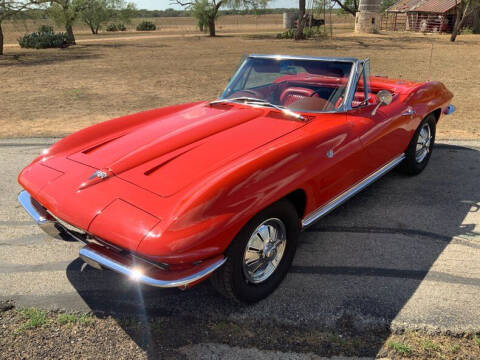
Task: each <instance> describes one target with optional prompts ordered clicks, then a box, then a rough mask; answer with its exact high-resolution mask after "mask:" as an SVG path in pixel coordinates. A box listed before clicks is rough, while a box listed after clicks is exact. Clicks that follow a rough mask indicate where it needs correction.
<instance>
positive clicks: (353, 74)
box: [219, 54, 363, 114]
mask: <svg viewBox="0 0 480 360" xmlns="http://www.w3.org/2000/svg"><path fill="white" fill-rule="evenodd" d="M248 59H274V60H317V61H332V62H348V63H352V69H351V70H350V75H349V77H348V82H347V86H346V90H345V97H344V99H343V102H342V104H341V105H340V106H339V107H338V109H335V110H329V111H312V110H309V111H300V112H302V113H307V114H308V113H312V114H328V113H342V112H346V111H348V110H351V109H352V106H351V105H352V101H353V97H354V96H355V85H356V84H357V81H358V77H359V76H360V74H359V67H360V64H361V63H363V61H362V60H358V59H356V58H349V57H315V56H294V55H267V54H250V55H248V56H246V57H245V58H244V60H243V63H242V64H241V65H240V66H239V67H238V69H237V71H236V72H235V74H234V75H233V76H232V78H231V79H230V81H229V82H228V84H227V86H226V87H225V90H224V91H223V92H222V94H221V95H220V97H219V99H224V98H225V96H226V95H225V93H226V92H227V90H229V88H230V85H231V84H233V83H235V82H236V81H237V78H238V76H239V75H240V74H241V73H242V71H243V69H244V68H245V66H246V64H247V60H248Z"/></svg>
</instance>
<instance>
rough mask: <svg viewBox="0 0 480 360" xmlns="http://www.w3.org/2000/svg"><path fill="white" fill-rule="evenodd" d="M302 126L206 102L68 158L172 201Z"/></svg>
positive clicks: (253, 110)
mask: <svg viewBox="0 0 480 360" xmlns="http://www.w3.org/2000/svg"><path fill="white" fill-rule="evenodd" d="M303 124H304V123H302V122H299V121H295V120H293V119H291V118H287V117H285V116H283V114H281V113H279V112H278V111H273V110H272V111H271V110H270V109H266V108H253V107H249V106H246V105H237V104H225V105H224V104H218V105H214V106H210V105H208V104H205V103H202V104H199V105H196V106H193V107H191V108H188V109H186V110H182V111H179V112H175V113H172V114H169V115H166V116H163V117H161V118H160V119H158V121H152V122H148V123H147V124H145V125H143V126H140V127H136V128H134V129H130V130H128V131H126V132H124V133H121V134H115V135H114V136H112V137H106V138H103V139H101V140H99V141H98V142H96V143H94V144H89V145H88V147H86V148H82V149H81V150H80V151H76V152H75V153H73V154H70V155H68V158H69V159H70V160H73V161H76V162H79V163H82V164H85V165H88V166H90V167H93V168H95V169H99V170H104V171H106V172H107V173H109V174H113V175H115V176H118V177H119V178H121V179H123V180H126V181H128V182H130V183H134V184H136V185H138V186H140V187H142V188H145V189H147V190H149V191H152V192H154V193H156V194H158V195H160V196H163V197H168V196H171V195H173V194H175V193H176V192H178V191H180V190H181V189H182V188H184V187H186V186H187V185H188V184H190V183H191V182H193V181H195V179H198V178H201V177H202V176H204V175H205V174H206V173H208V172H211V171H213V170H215V169H216V168H219V167H221V166H222V165H224V164H227V163H228V162H231V161H232V160H233V159H235V158H237V157H239V156H242V155H244V154H246V153H247V152H249V151H252V150H254V149H256V148H258V147H260V146H263V145H265V144H267V143H269V142H271V141H273V140H275V139H277V138H279V137H281V136H283V135H285V134H287V133H289V132H291V131H294V130H295V129H297V128H299V127H301V126H302V125H303ZM85 180H87V179H85Z"/></svg>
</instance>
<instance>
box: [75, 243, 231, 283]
mask: <svg viewBox="0 0 480 360" xmlns="http://www.w3.org/2000/svg"><path fill="white" fill-rule="evenodd" d="M80 257H81V258H82V260H84V261H85V262H86V263H88V264H90V265H92V266H94V267H97V266H95V265H96V264H98V265H100V267H105V268H107V269H110V270H113V271H115V272H118V273H120V274H122V275H125V276H127V277H129V278H130V279H132V280H135V281H138V282H140V283H142V284H146V285H150V286H155V287H161V288H171V287H182V286H186V285H188V284H190V283H193V282H195V281H197V280H201V279H203V278H204V277H206V276H207V275H209V274H211V273H212V272H214V271H215V270H217V269H218V268H219V267H220V266H222V265H223V264H224V263H225V261H227V258H225V257H224V258H223V259H220V260H218V261H216V262H214V263H213V264H211V265H209V266H207V267H206V268H204V269H202V270H200V271H199V272H196V273H194V274H192V275H189V276H186V277H184V278H180V279H173V280H162V279H156V278H153V277H150V276H147V275H145V274H143V273H141V272H139V271H138V270H136V269H135V268H133V267H130V266H128V265H125V264H121V263H120V262H118V261H117V260H115V259H113V258H111V257H109V256H107V255H105V254H100V253H99V252H97V251H95V250H94V249H92V248H90V247H88V246H86V247H84V248H82V249H81V250H80ZM92 262H93V264H92Z"/></svg>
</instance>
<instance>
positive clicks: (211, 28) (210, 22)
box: [208, 17, 216, 36]
mask: <svg viewBox="0 0 480 360" xmlns="http://www.w3.org/2000/svg"><path fill="white" fill-rule="evenodd" d="M208 32H209V34H210V36H215V35H216V33H215V18H214V17H212V18H210V19H208Z"/></svg>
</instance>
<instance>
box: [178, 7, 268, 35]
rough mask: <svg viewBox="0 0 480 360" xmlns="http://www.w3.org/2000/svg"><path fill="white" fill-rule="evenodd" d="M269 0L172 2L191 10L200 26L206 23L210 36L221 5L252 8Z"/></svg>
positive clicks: (213, 33)
mask: <svg viewBox="0 0 480 360" xmlns="http://www.w3.org/2000/svg"><path fill="white" fill-rule="evenodd" d="M268 1H269V0H192V1H184V0H173V3H174V4H177V5H180V6H183V7H185V8H186V9H188V10H191V11H193V14H194V16H195V17H196V19H197V21H198V25H199V27H200V24H201V25H202V28H203V27H204V26H205V25H206V26H207V27H208V32H209V34H210V36H215V35H216V30H215V22H216V20H217V18H218V16H219V15H220V14H219V10H220V8H222V7H229V8H235V9H238V8H253V9H257V8H260V7H265V6H266V5H267V3H268Z"/></svg>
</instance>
